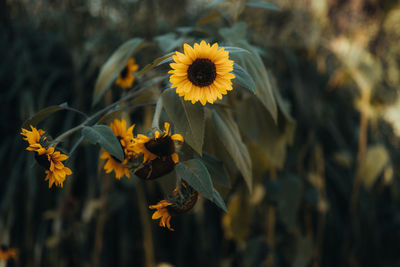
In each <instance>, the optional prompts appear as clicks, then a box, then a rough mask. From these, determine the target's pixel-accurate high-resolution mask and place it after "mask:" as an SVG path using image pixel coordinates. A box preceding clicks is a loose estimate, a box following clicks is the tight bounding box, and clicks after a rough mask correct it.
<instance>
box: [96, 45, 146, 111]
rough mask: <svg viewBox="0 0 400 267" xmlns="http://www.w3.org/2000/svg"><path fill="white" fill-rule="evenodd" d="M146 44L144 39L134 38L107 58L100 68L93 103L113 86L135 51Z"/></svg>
mask: <svg viewBox="0 0 400 267" xmlns="http://www.w3.org/2000/svg"><path fill="white" fill-rule="evenodd" d="M143 45H144V43H143V39H141V38H133V39H130V40H129V41H127V42H125V43H124V44H122V45H121V46H120V47H119V48H118V49H117V50H116V51H115V52H114V53H113V54H112V55H111V57H110V58H109V59H108V60H107V62H106V63H105V64H104V65H103V67H102V68H101V70H100V74H99V76H98V77H97V81H96V85H95V88H94V92H93V103H92V105H95V104H97V103H98V102H99V101H100V99H101V97H102V96H103V94H104V93H105V92H106V91H107V90H108V89H109V88H110V87H111V85H112V84H113V83H114V81H115V79H116V78H117V77H118V75H119V73H120V72H121V71H122V70H123V68H124V67H125V66H126V63H127V62H128V60H129V58H130V57H131V56H132V54H133V53H134V52H136V51H137V50H138V49H140V48H141V47H142V46H143Z"/></svg>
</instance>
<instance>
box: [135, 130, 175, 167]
mask: <svg viewBox="0 0 400 267" xmlns="http://www.w3.org/2000/svg"><path fill="white" fill-rule="evenodd" d="M169 128H170V124H169V123H168V122H165V123H164V131H163V132H162V133H161V132H159V131H155V132H154V136H153V137H152V138H150V137H148V136H146V135H143V134H138V135H137V137H136V138H135V139H134V150H135V152H136V153H137V154H140V153H142V154H143V162H150V161H153V160H155V159H156V158H162V159H163V158H167V157H171V159H172V161H173V162H174V163H175V164H176V163H178V162H179V157H178V154H176V153H175V144H174V141H180V142H183V137H182V135H180V134H174V135H172V136H171V135H170V131H169Z"/></svg>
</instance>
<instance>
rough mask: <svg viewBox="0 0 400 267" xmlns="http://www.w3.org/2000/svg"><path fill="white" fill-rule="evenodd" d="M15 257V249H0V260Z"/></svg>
mask: <svg viewBox="0 0 400 267" xmlns="http://www.w3.org/2000/svg"><path fill="white" fill-rule="evenodd" d="M17 255H18V249H16V248H7V247H6V246H1V247H0V259H1V260H9V259H17Z"/></svg>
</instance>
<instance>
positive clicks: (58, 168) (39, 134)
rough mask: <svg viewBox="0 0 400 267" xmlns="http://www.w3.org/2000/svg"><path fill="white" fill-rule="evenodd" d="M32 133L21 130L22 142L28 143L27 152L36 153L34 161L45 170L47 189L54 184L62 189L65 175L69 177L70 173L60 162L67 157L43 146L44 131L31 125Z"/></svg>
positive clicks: (44, 139) (52, 148)
mask: <svg viewBox="0 0 400 267" xmlns="http://www.w3.org/2000/svg"><path fill="white" fill-rule="evenodd" d="M31 129H32V131H29V130H26V129H22V131H21V135H23V136H25V138H24V140H26V141H28V143H29V146H28V147H27V148H26V149H27V150H29V151H33V152H36V154H35V159H36V161H37V162H38V163H39V165H41V166H42V167H44V168H45V169H46V171H45V172H46V177H45V179H44V180H45V181H49V188H51V187H52V186H53V184H55V185H56V186H60V187H63V183H64V181H65V178H66V176H67V175H71V174H72V171H71V169H69V168H68V167H65V166H64V164H63V163H62V161H65V160H66V159H68V156H67V155H64V154H62V153H60V152H59V151H55V149H54V147H49V148H46V147H45V146H44V143H45V141H46V140H47V139H46V137H44V136H43V134H44V133H45V131H43V130H41V129H39V130H37V129H36V128H35V127H33V126H32V125H31Z"/></svg>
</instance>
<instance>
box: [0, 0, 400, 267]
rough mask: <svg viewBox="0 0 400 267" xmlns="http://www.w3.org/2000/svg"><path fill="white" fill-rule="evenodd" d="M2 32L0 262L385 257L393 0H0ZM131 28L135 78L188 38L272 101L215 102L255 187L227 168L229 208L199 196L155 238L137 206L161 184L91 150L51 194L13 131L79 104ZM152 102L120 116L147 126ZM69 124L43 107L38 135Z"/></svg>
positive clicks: (87, 102) (392, 213)
mask: <svg viewBox="0 0 400 267" xmlns="http://www.w3.org/2000/svg"><path fill="white" fill-rule="evenodd" d="M276 7H279V10H278V9H277V8H276ZM171 10H173V12H171ZM0 25H1V31H0V47H1V49H0V56H1V59H2V61H1V62H2V63H1V64H0V85H1V88H3V90H2V92H1V94H2V96H1V98H2V106H1V111H2V114H3V119H2V121H1V127H2V129H3V130H2V131H3V132H4V134H3V141H2V146H1V148H0V157H1V162H2V164H3V165H2V166H3V167H2V169H3V175H2V179H1V180H0V243H1V244H4V245H7V246H9V247H16V248H18V251H19V255H18V259H17V260H9V261H8V262H7V264H8V265H7V266H127V265H137V266H155V265H157V264H158V265H160V266H162V264H161V263H168V264H171V265H173V266H188V265H194V266H294V267H302V266H313V267H318V266H388V267H389V266H400V257H399V254H398V251H399V248H400V246H399V240H400V205H399V204H400V196H399V189H400V184H399V175H398V173H399V166H400V165H399V163H400V162H399V161H400V152H399V151H400V150H399V148H400V142H399V141H400V99H399V95H398V90H399V86H400V75H399V71H400V68H399V64H400V48H399V45H398V44H399V41H400V4H399V2H398V1H397V0H383V1H374V0H364V1H363V0H350V1H340V0H336V1H335V0H300V1H285V0H279V1H272V0H271V1H269V2H268V3H266V2H262V1H257V2H256V1H247V2H246V1H233V0H232V1H204V0H176V1H158V0H146V1H144V0H136V1H135V0H119V1H109V0H90V1H82V0H70V1H50V0H41V1H9V0H0ZM132 37H141V38H144V39H145V41H146V42H147V44H148V45H147V46H146V47H144V48H143V49H142V50H141V52H140V53H137V54H135V59H136V63H137V64H138V65H139V71H140V69H142V68H143V67H144V66H145V65H146V64H147V63H149V62H152V61H153V60H154V59H155V58H156V57H158V56H162V55H164V54H166V53H168V52H171V51H174V50H176V49H179V48H181V46H182V43H184V42H188V43H190V44H191V43H193V42H194V40H195V39H199V38H203V39H206V38H209V39H210V40H224V41H225V42H226V43H229V44H231V45H234V46H237V47H242V48H244V49H247V50H249V51H250V52H251V53H252V56H253V57H252V61H249V60H248V58H246V57H244V56H243V55H242V54H237V55H236V57H234V60H235V62H238V63H240V65H241V66H243V67H245V68H246V69H247V70H248V72H249V73H250V74H251V75H252V76H253V77H255V79H254V80H255V81H256V84H255V86H256V87H257V90H261V92H273V96H272V97H271V95H263V94H262V93H260V92H259V93H258V95H251V94H247V93H244V91H243V90H236V89H235V90H234V91H233V92H232V94H233V95H234V97H229V101H230V104H231V105H233V106H234V107H235V112H236V115H237V116H236V118H235V119H236V122H237V123H238V125H239V128H240V129H241V130H242V132H241V134H242V138H243V140H244V141H245V143H246V146H247V149H248V151H249V155H250V157H251V162H252V164H251V165H252V175H251V174H250V175H249V174H248V173H247V174H243V176H252V177H253V182H252V191H251V192H249V191H248V189H247V188H246V186H245V182H244V180H243V179H236V178H237V176H238V175H237V174H236V172H235V171H232V170H235V169H236V167H234V165H237V167H238V168H239V169H240V170H241V171H242V168H245V166H242V165H243V164H242V165H241V163H240V162H234V164H232V165H233V166H226V167H227V171H228V174H229V177H231V180H230V188H224V187H219V186H217V189H218V190H219V191H220V193H221V195H222V196H223V198H224V200H225V201H226V203H227V207H228V212H227V213H224V212H223V211H221V210H220V209H219V208H218V207H217V206H215V205H214V204H213V203H211V202H209V201H205V200H204V199H203V198H200V199H199V203H198V204H197V205H196V206H195V208H194V212H192V213H189V214H185V215H184V216H180V217H176V218H174V228H175V232H169V231H167V230H166V229H164V228H160V227H158V225H157V223H155V222H153V221H151V219H150V216H151V213H152V212H151V211H150V210H148V209H147V205H148V203H152V204H153V203H154V204H155V203H156V202H157V201H159V200H161V199H162V198H163V196H164V194H163V192H162V188H161V187H159V186H158V184H157V183H151V182H149V183H142V182H137V181H135V180H134V179H130V180H127V179H122V180H121V181H117V180H115V179H114V177H113V176H111V175H107V174H105V173H104V172H103V171H102V168H103V165H102V162H100V161H99V160H98V149H97V148H96V147H94V146H89V145H88V144H87V143H83V145H81V146H79V147H78V148H77V151H76V152H75V153H74V154H73V156H72V157H71V158H70V159H68V164H70V166H72V169H73V170H74V174H73V176H72V177H70V178H69V179H67V181H66V184H65V185H64V189H63V190H60V189H53V190H49V189H48V187H47V184H45V182H43V173H42V170H40V169H39V168H37V167H36V166H35V165H34V158H33V157H32V156H31V155H29V154H28V153H27V152H25V151H24V149H25V143H24V141H23V140H22V139H21V136H19V134H18V133H19V131H20V127H21V124H22V123H23V122H24V121H25V120H26V119H27V118H29V117H30V116H31V115H33V114H35V113H36V112H37V111H39V110H41V109H43V108H45V107H48V106H52V105H59V104H61V103H64V102H67V103H68V105H69V106H72V107H74V108H77V109H79V110H81V111H83V112H87V113H90V111H91V110H92V108H91V107H92V95H93V90H94V89H93V88H94V85H95V83H96V78H97V76H98V73H99V71H100V68H101V66H102V65H103V64H104V62H105V61H106V60H107V58H108V57H109V56H110V55H111V54H112V53H113V51H115V50H116V49H117V48H118V47H119V46H120V45H121V44H122V43H123V42H124V41H126V40H128V39H130V38H132ZM250 44H251V45H250ZM263 64H264V65H265V66H266V67H267V69H265V68H264V66H263ZM167 69H168V68H166V67H165V70H167ZM260 88H261V89H260ZM158 90H160V88H158V87H156V86H155V87H154V88H152V89H151V91H153V92H154V91H158ZM121 94H123V92H121V91H118V90H113V91H112V92H111V91H107V92H106V93H105V95H104V97H103V98H102V99H101V100H100V101H102V104H105V105H107V104H110V103H111V102H113V101H115V100H116V99H118V98H119V96H120V95H121ZM152 97H153V94H151V93H150V94H146V95H144V96H143V98H145V99H146V100H149V101H154V100H156V99H152ZM256 97H257V98H258V100H257V101H256V100H255V98H256ZM153 98H154V97H153ZM232 102H233V103H232ZM153 110H154V107H144V108H141V109H139V110H137V111H135V113H133V114H134V115H133V117H131V119H132V121H134V122H135V123H139V124H141V125H142V126H141V127H142V129H141V130H144V129H147V128H148V127H150V125H151V120H152V117H151V116H152V113H153ZM149 114H150V115H149ZM81 119H82V118H81V117H80V115H79V114H77V113H73V112H68V111H59V112H57V113H55V114H53V115H51V116H50V117H48V118H46V120H45V121H43V122H41V124H40V128H42V129H46V130H48V131H49V132H51V133H52V135H53V136H57V134H60V133H62V132H65V131H66V130H68V129H70V128H72V127H74V126H75V125H77V124H79V123H80V122H81ZM210 129H212V127H210V125H206V133H205V135H206V140H210V138H208V137H207V136H209V135H210ZM243 129H248V130H243ZM207 138H208V139H207ZM78 139H79V136H74V137H73V138H71V139H67V140H66V142H64V143H63V147H64V146H65V147H71V146H72V145H73V144H74V143H75V142H76V140H78ZM239 139H240V136H239ZM207 144H208V145H207ZM207 144H206V145H205V147H204V150H205V151H208V152H211V153H212V152H215V153H216V152H217V151H218V149H219V148H220V147H221V144H218V143H215V144H212V143H210V142H208V143H207ZM288 145H290V146H288ZM221 156H222V155H221ZM227 157H228V158H227V159H223V160H224V162H229V161H231V162H232V159H231V158H229V156H227ZM238 163H239V164H238ZM96 166H97V167H96ZM96 170H97V171H96ZM242 173H243V171H242ZM217 176H218V177H224V174H223V173H221V174H217ZM239 176H240V175H239ZM244 178H246V177H244ZM221 180H222V181H219V182H220V183H222V185H224V184H225V185H227V180H226V179H225V180H224V179H223V178H222V179H221ZM247 180H248V179H247ZM205 255H212V257H205ZM1 264H3V265H5V264H6V262H5V261H1V260H0V265H1Z"/></svg>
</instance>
